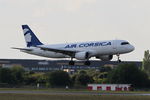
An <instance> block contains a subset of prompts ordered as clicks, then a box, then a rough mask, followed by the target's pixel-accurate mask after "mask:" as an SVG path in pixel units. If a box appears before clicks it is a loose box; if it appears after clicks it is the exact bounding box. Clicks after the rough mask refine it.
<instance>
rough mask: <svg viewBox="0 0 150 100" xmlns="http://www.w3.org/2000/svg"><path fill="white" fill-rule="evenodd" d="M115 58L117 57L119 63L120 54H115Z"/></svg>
mask: <svg viewBox="0 0 150 100" xmlns="http://www.w3.org/2000/svg"><path fill="white" fill-rule="evenodd" d="M117 58H118V60H117V61H118V62H119V63H120V62H121V60H120V54H117Z"/></svg>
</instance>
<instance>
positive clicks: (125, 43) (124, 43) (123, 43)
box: [121, 42, 129, 45]
mask: <svg viewBox="0 0 150 100" xmlns="http://www.w3.org/2000/svg"><path fill="white" fill-rule="evenodd" d="M127 44H129V42H122V43H121V45H127Z"/></svg>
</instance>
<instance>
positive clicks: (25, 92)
mask: <svg viewBox="0 0 150 100" xmlns="http://www.w3.org/2000/svg"><path fill="white" fill-rule="evenodd" d="M6 93H12V94H49V95H122V96H134V95H135V96H150V93H127V92H125V93H124V92H122V93H117V92H112V93H111V92H108V93H107V92H104V93H103V92H92V91H89V92H88V91H85V92H80V91H79V92H77V91H76V92H70V91H29V90H4V91H3V90H0V94H6Z"/></svg>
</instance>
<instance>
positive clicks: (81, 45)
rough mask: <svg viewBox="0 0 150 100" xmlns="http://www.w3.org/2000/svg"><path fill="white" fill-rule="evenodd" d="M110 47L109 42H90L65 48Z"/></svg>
mask: <svg viewBox="0 0 150 100" xmlns="http://www.w3.org/2000/svg"><path fill="white" fill-rule="evenodd" d="M107 45H111V42H95V43H94V42H91V43H81V44H69V45H66V46H65V48H77V47H79V48H84V47H97V46H107Z"/></svg>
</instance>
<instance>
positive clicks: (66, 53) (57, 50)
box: [36, 46, 78, 57]
mask: <svg viewBox="0 0 150 100" xmlns="http://www.w3.org/2000/svg"><path fill="white" fill-rule="evenodd" d="M36 47H37V48H40V49H42V50H45V51H52V52H56V53H62V54H65V55H69V56H71V57H74V56H75V53H76V52H78V51H72V50H64V49H56V48H49V47H42V46H36Z"/></svg>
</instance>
